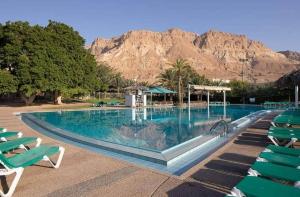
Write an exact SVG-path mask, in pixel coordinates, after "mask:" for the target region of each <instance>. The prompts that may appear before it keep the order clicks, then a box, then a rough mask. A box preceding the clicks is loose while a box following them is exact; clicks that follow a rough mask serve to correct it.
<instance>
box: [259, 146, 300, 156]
mask: <svg viewBox="0 0 300 197" xmlns="http://www.w3.org/2000/svg"><path fill="white" fill-rule="evenodd" d="M264 152H273V153H279V154H284V155H290V156H294V157H300V149H297V148H287V147H283V146H275V145H269V146H267V147H266V149H265V150H264Z"/></svg>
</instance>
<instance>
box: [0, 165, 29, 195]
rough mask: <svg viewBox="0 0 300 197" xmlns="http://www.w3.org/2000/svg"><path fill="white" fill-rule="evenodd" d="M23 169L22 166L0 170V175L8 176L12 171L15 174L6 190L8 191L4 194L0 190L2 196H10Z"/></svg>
mask: <svg viewBox="0 0 300 197" xmlns="http://www.w3.org/2000/svg"><path fill="white" fill-rule="evenodd" d="M23 171H24V168H16V169H14V170H5V171H3V172H0V175H1V176H8V175H11V174H13V173H16V176H15V178H14V180H13V181H12V183H11V186H10V188H9V190H8V192H7V193H6V194H5V193H4V192H3V191H0V195H1V196H2V197H11V196H12V195H13V193H14V191H15V189H16V187H17V185H18V183H19V181H20V178H21V176H22V174H23Z"/></svg>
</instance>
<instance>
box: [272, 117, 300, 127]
mask: <svg viewBox="0 0 300 197" xmlns="http://www.w3.org/2000/svg"><path fill="white" fill-rule="evenodd" d="M272 125H273V126H274V127H277V126H291V125H300V116H296V115H279V116H276V117H275V118H274V119H273V121H272Z"/></svg>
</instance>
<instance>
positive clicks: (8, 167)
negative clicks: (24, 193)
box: [0, 145, 64, 197]
mask: <svg viewBox="0 0 300 197" xmlns="http://www.w3.org/2000/svg"><path fill="white" fill-rule="evenodd" d="M57 153H59V156H58V159H57V162H56V163H53V162H52V161H51V160H50V158H49V157H51V156H53V155H55V154H57ZM63 154H64V148H63V147H58V146H46V145H41V146H39V147H36V148H33V149H30V150H28V151H25V152H22V153H20V154H15V155H14V156H12V157H9V158H7V157H5V155H3V154H0V163H1V164H2V165H3V166H4V167H5V169H3V170H1V171H0V176H8V175H11V174H13V173H16V176H15V178H14V179H13V181H12V184H11V186H10V188H9V190H8V191H7V193H4V192H3V191H0V195H1V196H5V197H9V196H12V194H13V193H14V191H15V189H16V186H17V184H18V182H19V180H20V177H21V175H22V173H23V171H24V168H25V167H27V166H31V165H33V164H35V163H37V162H39V161H41V160H47V161H49V162H50V164H51V165H52V167H54V168H58V167H59V166H60V164H61V161H62V158H63Z"/></svg>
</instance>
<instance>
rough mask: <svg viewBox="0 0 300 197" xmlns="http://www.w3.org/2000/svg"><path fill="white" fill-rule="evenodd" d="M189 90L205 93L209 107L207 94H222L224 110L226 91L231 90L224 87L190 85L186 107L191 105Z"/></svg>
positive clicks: (189, 91)
mask: <svg viewBox="0 0 300 197" xmlns="http://www.w3.org/2000/svg"><path fill="white" fill-rule="evenodd" d="M191 90H192V91H200V90H201V91H207V106H208V107H209V92H212V91H216V92H223V103H224V108H225V105H226V91H231V88H229V87H224V86H205V85H190V84H189V86H188V106H190V104H191V96H190V95H191Z"/></svg>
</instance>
